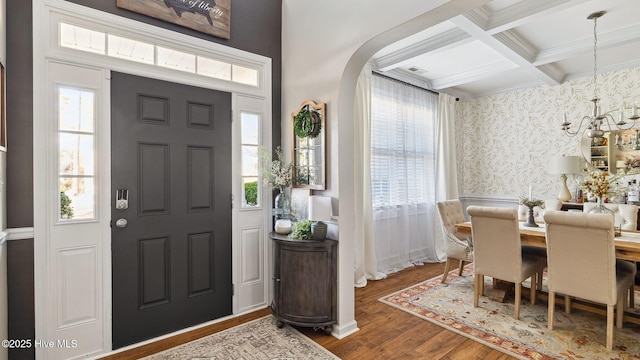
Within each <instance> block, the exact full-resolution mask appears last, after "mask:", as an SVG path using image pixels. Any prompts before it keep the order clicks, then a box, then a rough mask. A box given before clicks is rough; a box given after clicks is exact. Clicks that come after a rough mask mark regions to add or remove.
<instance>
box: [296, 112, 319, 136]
mask: <svg viewBox="0 0 640 360" xmlns="http://www.w3.org/2000/svg"><path fill="white" fill-rule="evenodd" d="M321 120H322V118H321V115H320V113H319V112H318V111H316V110H313V109H311V110H309V107H308V106H307V107H304V108H302V109H300V111H299V112H298V113H297V114H296V116H294V117H293V132H295V134H296V135H297V136H298V137H301V138H305V137H310V138H316V137H318V135H320V130H322V121H321Z"/></svg>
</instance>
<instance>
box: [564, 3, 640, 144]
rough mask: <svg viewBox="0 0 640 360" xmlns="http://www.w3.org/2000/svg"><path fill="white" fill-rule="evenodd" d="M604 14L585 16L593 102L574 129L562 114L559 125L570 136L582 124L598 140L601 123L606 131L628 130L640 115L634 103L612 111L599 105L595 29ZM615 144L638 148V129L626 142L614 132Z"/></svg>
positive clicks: (588, 134) (579, 131)
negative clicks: (588, 25) (589, 25)
mask: <svg viewBox="0 0 640 360" xmlns="http://www.w3.org/2000/svg"><path fill="white" fill-rule="evenodd" d="M604 14H605V12H604V11H598V12H594V13H592V14H590V15H589V16H588V17H587V19H588V20H592V19H593V98H592V99H591V100H590V101H591V102H592V103H593V104H592V105H591V109H592V110H591V115H586V116H584V117H583V118H582V120H580V124H579V125H578V128H577V129H576V130H575V131H572V130H571V122H570V121H568V120H567V114H566V113H565V114H563V116H562V125H561V126H562V130H563V131H564V132H565V134H567V135H570V136H575V135H577V134H579V133H581V132H582V131H583V130H582V126H583V125H586V126H585V130H588V131H587V136H588V137H589V138H591V139H593V140H594V141H598V140H600V139H601V138H602V137H604V133H605V130H603V125H606V127H607V128H608V129H607V130H608V131H611V130H616V129H617V130H628V129H631V128H633V127H634V126H635V124H636V120H638V119H639V118H640V116H638V109H637V106H636V105H635V104H634V105H633V106H632V107H631V108H630V109H628V108H626V104H624V103H623V104H622V106H621V107H620V109H619V110H612V111H606V112H603V111H602V109H601V107H600V98H598V83H597V81H596V79H597V72H598V34H597V31H596V29H597V23H598V21H597V20H598V18H600V17H602V15H604ZM627 110H631V115H629V117H627V120H629V121H626V120H625V118H624V115H625V111H627ZM615 112H618V120H617V121H616V120H615V119H614V116H613V114H614V113H615ZM621 140H622V141H621ZM616 145H617V146H618V147H619V148H624V147H629V148H630V149H633V148H634V147H637V148H638V149H640V140H639V139H638V131H637V130H636V136H635V139H632V138H631V136H629V141H628V142H627V143H625V142H624V139H622V138H621V137H619V136H618V135H617V134H616Z"/></svg>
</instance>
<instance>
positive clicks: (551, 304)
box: [547, 291, 556, 330]
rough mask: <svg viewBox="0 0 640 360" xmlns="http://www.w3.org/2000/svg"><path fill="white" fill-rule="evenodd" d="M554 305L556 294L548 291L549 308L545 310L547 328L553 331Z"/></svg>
mask: <svg viewBox="0 0 640 360" xmlns="http://www.w3.org/2000/svg"><path fill="white" fill-rule="evenodd" d="M555 305H556V294H555V293H554V292H553V291H549V304H548V306H549V308H548V309H547V311H548V315H547V328H548V329H549V330H553V310H554V307H555Z"/></svg>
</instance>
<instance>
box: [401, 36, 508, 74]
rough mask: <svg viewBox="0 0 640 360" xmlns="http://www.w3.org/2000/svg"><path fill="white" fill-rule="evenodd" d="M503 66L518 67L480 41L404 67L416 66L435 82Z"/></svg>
mask: <svg viewBox="0 0 640 360" xmlns="http://www.w3.org/2000/svg"><path fill="white" fill-rule="evenodd" d="M498 63H500V64H503V66H505V68H506V69H509V68H514V67H515V66H516V65H515V64H513V63H512V62H510V61H509V60H507V59H505V58H504V57H503V56H502V55H500V54H499V53H498V52H496V51H495V50H493V49H491V48H490V47H488V46H486V45H485V44H483V43H482V42H480V41H473V42H470V43H468V44H465V45H461V46H459V47H456V48H453V49H450V50H446V51H442V52H439V53H437V54H434V55H431V54H424V55H422V56H419V57H417V58H414V59H413V61H411V65H407V66H403V67H402V68H404V69H409V68H411V67H412V66H416V67H418V68H420V69H423V70H426V73H425V74H423V76H424V77H426V78H428V79H430V80H435V79H439V78H443V77H447V76H454V75H457V74H460V73H468V72H473V71H474V70H476V69H485V68H488V67H493V66H494V65H495V64H498Z"/></svg>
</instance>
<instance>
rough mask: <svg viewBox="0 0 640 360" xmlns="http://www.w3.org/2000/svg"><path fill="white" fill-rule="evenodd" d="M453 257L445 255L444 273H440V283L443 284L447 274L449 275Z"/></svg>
mask: <svg viewBox="0 0 640 360" xmlns="http://www.w3.org/2000/svg"><path fill="white" fill-rule="evenodd" d="M452 262H453V259H452V258H450V257H447V262H446V263H445V264H444V274H442V281H441V282H442V283H443V284H444V283H445V282H446V281H447V276H448V275H449V271H450V270H451V263H452Z"/></svg>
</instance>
